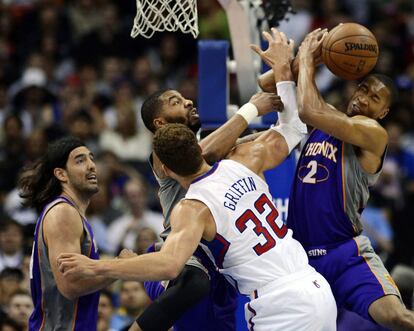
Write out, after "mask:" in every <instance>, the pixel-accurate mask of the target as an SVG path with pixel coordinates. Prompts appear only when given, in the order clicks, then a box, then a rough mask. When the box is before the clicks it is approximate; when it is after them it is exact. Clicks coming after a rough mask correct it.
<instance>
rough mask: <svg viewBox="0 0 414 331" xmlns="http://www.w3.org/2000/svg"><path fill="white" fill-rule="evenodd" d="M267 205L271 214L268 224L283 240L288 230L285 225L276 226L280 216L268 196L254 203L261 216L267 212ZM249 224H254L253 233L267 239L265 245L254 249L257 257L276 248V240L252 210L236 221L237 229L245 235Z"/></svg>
mask: <svg viewBox="0 0 414 331" xmlns="http://www.w3.org/2000/svg"><path fill="white" fill-rule="evenodd" d="M266 205H267V206H269V207H270V212H269V213H268V214H267V215H266V223H267V224H269V226H270V227H271V228H272V230H273V232H274V233H275V234H276V236H277V237H278V238H280V239H282V238H283V237H284V236H285V235H286V233H287V230H288V229H287V226H286V225H285V224H283V225H282V226H281V227H279V226H278V225H277V224H276V219H277V217H278V216H279V213H278V212H277V209H276V207H275V205H274V204H273V202H272V201H270V200H269V198H268V197H267V196H266V194H262V195H261V196H260V198H259V199H257V200H256V202H255V203H254V207H255V209H256V211H257V213H259V215H260V216H261V215H262V214H263V212H264V211H265V206H266ZM249 222H253V223H254V225H255V226H254V228H253V231H254V232H255V233H256V234H257V236H260V235H263V236H264V237H265V239H266V242H265V243H264V244H260V243H259V244H257V245H255V246H254V247H253V250H254V251H255V252H256V254H257V255H259V256H260V255H262V254H263V253H266V252H267V251H268V250H269V249H272V248H273V247H275V246H276V239H275V238H274V237H273V236H272V235H271V234H270V232H269V230H268V229H267V228H266V227H265V226H263V223H262V222H261V221H260V219H259V217H257V216H256V214H255V213H254V212H253V211H252V210H251V209H248V210H246V211H245V212H244V213H243V214H242V215H241V216H240V217H239V218H238V219H237V221H236V227H237V229H238V230H239V231H240V233H243V232H244V231H245V230H246V229H247V223H249Z"/></svg>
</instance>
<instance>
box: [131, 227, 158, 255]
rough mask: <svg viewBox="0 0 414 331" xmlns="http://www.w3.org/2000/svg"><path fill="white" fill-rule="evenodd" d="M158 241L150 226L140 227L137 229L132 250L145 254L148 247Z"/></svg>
mask: <svg viewBox="0 0 414 331" xmlns="http://www.w3.org/2000/svg"><path fill="white" fill-rule="evenodd" d="M157 241H158V235H157V234H156V233H155V232H154V230H153V229H151V228H142V229H141V230H140V231H138V235H137V239H136V240H135V248H134V252H135V253H137V254H138V255H141V254H145V253H146V252H147V249H148V247H150V246H151V245H153V244H155V243H156V242H157Z"/></svg>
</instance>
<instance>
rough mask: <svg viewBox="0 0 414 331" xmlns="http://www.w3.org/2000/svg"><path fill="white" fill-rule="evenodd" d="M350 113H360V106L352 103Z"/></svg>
mask: <svg viewBox="0 0 414 331" xmlns="http://www.w3.org/2000/svg"><path fill="white" fill-rule="evenodd" d="M352 113H354V114H361V108H360V107H359V106H358V105H357V104H355V103H354V104H353V105H352Z"/></svg>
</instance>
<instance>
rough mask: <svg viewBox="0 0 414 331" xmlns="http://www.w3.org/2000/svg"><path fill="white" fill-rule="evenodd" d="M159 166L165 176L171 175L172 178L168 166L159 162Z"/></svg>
mask: <svg viewBox="0 0 414 331" xmlns="http://www.w3.org/2000/svg"><path fill="white" fill-rule="evenodd" d="M161 167H162V170H163V171H164V173H165V175H166V176H167V177H171V178H172V176H171V175H172V171H171V170H170V169H168V167H167V166H166V165H165V164H164V163H162V164H161Z"/></svg>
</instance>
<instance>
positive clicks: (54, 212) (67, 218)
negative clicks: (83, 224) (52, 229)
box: [44, 201, 81, 227]
mask: <svg viewBox="0 0 414 331" xmlns="http://www.w3.org/2000/svg"><path fill="white" fill-rule="evenodd" d="M44 219H45V221H46V223H47V224H50V225H55V226H59V227H65V226H73V225H74V224H79V223H80V222H79V221H80V220H81V216H80V214H79V212H78V210H77V209H76V208H75V207H74V206H72V205H71V204H69V203H67V202H65V201H61V202H59V203H57V204H55V205H54V206H52V207H51V208H50V209H49V210H48V211H47V213H46V215H45V218H44Z"/></svg>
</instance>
